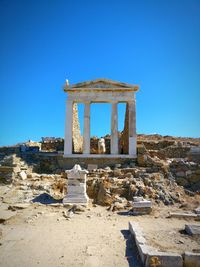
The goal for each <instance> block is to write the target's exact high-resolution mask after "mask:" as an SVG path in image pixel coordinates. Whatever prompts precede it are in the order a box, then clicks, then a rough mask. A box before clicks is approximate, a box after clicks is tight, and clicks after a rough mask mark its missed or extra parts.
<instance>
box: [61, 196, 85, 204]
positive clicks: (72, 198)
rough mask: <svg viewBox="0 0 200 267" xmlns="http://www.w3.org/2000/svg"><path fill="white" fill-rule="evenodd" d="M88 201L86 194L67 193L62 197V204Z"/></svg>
mask: <svg viewBox="0 0 200 267" xmlns="http://www.w3.org/2000/svg"><path fill="white" fill-rule="evenodd" d="M88 201H89V198H88V196H77V195H67V196H66V197H65V198H64V199H63V204H80V205H87V204H88Z"/></svg>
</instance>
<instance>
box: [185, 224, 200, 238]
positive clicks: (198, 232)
mask: <svg viewBox="0 0 200 267" xmlns="http://www.w3.org/2000/svg"><path fill="white" fill-rule="evenodd" d="M185 231H186V233H187V234H188V235H192V236H193V235H195V236H200V225H199V224H186V225H185Z"/></svg>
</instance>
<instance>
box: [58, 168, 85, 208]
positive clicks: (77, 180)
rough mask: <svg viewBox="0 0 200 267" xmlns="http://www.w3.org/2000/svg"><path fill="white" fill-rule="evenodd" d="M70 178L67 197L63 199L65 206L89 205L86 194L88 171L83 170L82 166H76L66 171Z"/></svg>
mask: <svg viewBox="0 0 200 267" xmlns="http://www.w3.org/2000/svg"><path fill="white" fill-rule="evenodd" d="M66 173H67V177H68V187H67V195H66V197H65V198H64V199H63V204H81V205H87V204H88V200H89V198H88V196H87V193H86V178H87V173H88V171H87V170H82V169H81V166H80V165H78V164H76V165H74V167H73V169H71V170H68V171H66Z"/></svg>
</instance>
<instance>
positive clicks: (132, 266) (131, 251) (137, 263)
mask: <svg viewBox="0 0 200 267" xmlns="http://www.w3.org/2000/svg"><path fill="white" fill-rule="evenodd" d="M121 233H122V235H123V236H124V239H125V240H126V254H125V256H126V258H127V261H128V264H129V267H143V264H142V262H141V260H140V256H139V254H138V250H137V247H136V244H135V241H134V240H133V238H132V236H131V234H130V232H129V230H121Z"/></svg>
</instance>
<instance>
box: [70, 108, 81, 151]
mask: <svg viewBox="0 0 200 267" xmlns="http://www.w3.org/2000/svg"><path fill="white" fill-rule="evenodd" d="M72 125H73V126H72V146H73V152H74V153H81V152H82V150H83V137H82V135H81V130H80V123H79V118H78V107H77V104H76V103H74V104H73V120H72Z"/></svg>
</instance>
